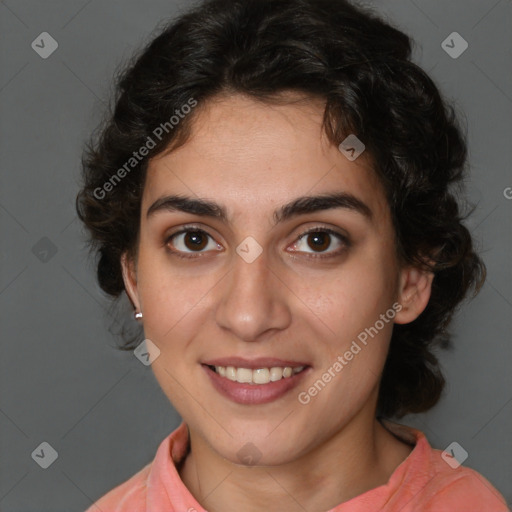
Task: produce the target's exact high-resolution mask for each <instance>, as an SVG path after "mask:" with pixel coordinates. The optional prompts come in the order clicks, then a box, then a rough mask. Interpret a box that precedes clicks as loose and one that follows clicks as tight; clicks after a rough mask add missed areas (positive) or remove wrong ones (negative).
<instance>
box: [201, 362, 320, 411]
mask: <svg viewBox="0 0 512 512" xmlns="http://www.w3.org/2000/svg"><path fill="white" fill-rule="evenodd" d="M201 366H202V367H203V368H204V370H205V371H206V373H207V374H208V377H209V378H210V380H211V382H212V384H213V386H214V388H215V389H216V390H217V391H218V392H219V393H220V394H221V395H224V396H225V397H226V398H229V399H230V400H232V401H233V402H236V403H237V404H250V405H254V404H266V403H269V402H273V401H274V400H277V399H278V398H281V397H282V396H284V395H285V394H286V393H288V392H289V391H291V390H292V389H293V388H294V387H296V386H297V385H298V384H299V383H300V382H301V381H302V379H303V378H304V375H305V374H306V373H308V372H309V370H310V369H311V367H310V366H308V367H306V368H304V370H302V371H301V372H299V373H294V374H293V375H292V376H291V377H285V378H282V379H280V380H277V381H275V382H269V383H268V384H242V383H240V382H236V381H233V380H229V379H227V378H226V377H221V376H220V375H219V374H218V373H217V372H215V371H214V370H212V369H211V368H209V367H208V366H206V365H204V364H203V365H201Z"/></svg>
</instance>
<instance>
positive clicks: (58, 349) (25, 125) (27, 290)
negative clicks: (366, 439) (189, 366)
mask: <svg viewBox="0 0 512 512" xmlns="http://www.w3.org/2000/svg"><path fill="white" fill-rule="evenodd" d="M187 5H188V4H187V2H185V1H183V2H182V3H181V5H178V4H177V3H176V2H173V1H172V0H152V1H144V2H143V1H138V2H137V1H133V0H131V1H124V2H122V3H121V2H120V1H116V0H103V1H101V2H100V1H98V0H89V1H84V0H73V1H69V0H68V1H66V2H64V1H63V0H51V1H45V2H40V1H38V2H36V1H28V0H27V1H25V0H17V1H15V0H5V1H1V2H0V34H1V50H0V51H1V54H0V69H1V76H0V137H1V145H0V162H1V164H0V165H1V171H2V174H1V182H0V227H1V252H0V265H1V266H0V314H1V334H2V339H1V356H2V357H1V358H0V365H1V366H0V386H1V387H0V391H1V393H0V432H1V436H0V510H1V511H2V512H22V511H24V512H28V511H30V512H35V511H37V512H45V511H48V512H59V511H66V512H72V511H83V510H85V508H87V507H88V506H89V505H90V504H91V503H92V502H93V501H94V500H96V499H98V498H99V497H100V496H102V495H103V494H104V493H106V492H107V491H109V490H110V489H112V488H113V487H114V486H115V485H117V484H119V483H121V482H122V481H124V480H126V479H127V478H129V477H130V476H132V475H133V474H134V473H135V472H137V471H138V470H139V469H141V468H142V466H144V465H145V464H147V463H148V462H149V461H150V460H152V458H153V456H154V454H155V452H156V449H157V447H158V445H159V443H160V442H161V441H162V440H163V438H164V437H165V436H167V435H168V434H169V433H170V432H171V431H172V430H173V429H174V428H175V427H176V426H177V425H178V424H179V422H180V419H179V417H178V416H177V414H176V413H175V412H174V411H173V410H172V408H171V406H170V404H169V402H168V400H167V398H166V397H165V395H164V394H163V393H162V392H161V390H160V388H159V386H158V384H157V382H156V381H155V379H154V378H153V375H152V373H151V369H150V367H145V366H143V365H142V364H141V363H140V362H139V361H138V360H137V359H136V358H135V357H134V356H133V355H132V354H131V353H122V352H120V351H117V350H116V349H115V343H116V341H115V340H116V338H115V337H114V335H113V334H112V332H111V331H115V330H116V329H118V327H119V324H118V322H117V321H116V320H115V318H114V316H113V312H112V311H111V310H110V309H109V308H108V303H107V301H106V299H105V296H104V295H103V294H102V292H101V291H100V289H99V288H98V286H97V284H96V282H95V277H94V269H93V265H92V262H91V261H90V260H88V259H87V252H86V250H85V248H84V245H83V241H84V238H83V234H82V233H81V228H80V223H79V222H78V219H77V218H76V215H75V211H74V198H75V194H76V192H77V187H78V176H79V166H80V154H81V148H82V144H83V141H84V140H85V139H86V138H87V136H88V135H89V133H90V131H91V130H92V129H93V128H95V126H96V125H97V123H98V121H99V119H100V115H101V112H102V109H103V108H104V106H105V101H106V100H107V97H108V94H109V91H110V90H111V85H110V84H111V78H112V74H113V73H114V71H115V70H116V69H117V67H118V66H119V65H121V64H122V62H123V60H124V59H126V58H128V57H129V56H130V54H131V52H132V51H133V50H134V49H136V48H139V47H140V45H141V44H143V43H145V42H147V41H149V40H150V39H151V37H152V36H153V35H154V34H155V33H156V30H157V27H158V26H159V24H160V23H161V22H162V20H165V18H168V17H170V16H172V15H173V13H174V12H176V11H177V9H178V8H183V7H186V6H187ZM374 5H375V6H376V7H377V8H378V10H379V11H380V12H382V13H383V14H384V15H385V16H386V17H388V18H389V19H390V20H391V21H394V22H395V23H396V24H397V25H398V26H399V27H401V28H402V29H404V30H405V31H406V32H407V33H409V34H410V35H412V36H413V37H414V38H415V39H416V41H417V47H416V50H415V56H416V60H417V61H418V62H419V63H420V64H421V65H422V66H423V67H424V68H425V69H426V70H428V71H430V72H431V74H432V76H433V78H434V79H435V80H436V81H437V83H438V84H439V85H440V87H441V88H442V90H443V92H444V93H445V94H446V96H447V97H448V98H449V99H452V100H453V101H455V103H456V105H457V107H458V108H459V109H460V110H462V111H464V112H465V116H466V119H467V125H468V139H469V146H470V163H471V168H472V173H471V178H470V180H469V181H468V183H467V187H468V194H469V198H470V200H471V201H473V202H477V203H478V208H477V209H476V211H475V213H474V215H473V217H472V219H471V220H470V221H468V226H469V227H470V228H471V229H472V231H473V233H474V235H475V239H476V241H477V243H478V246H479V247H480V249H481V251H482V256H483V258H484V260H485V262H486V264H487V266H488V271H489V274H488V280H487V283H486V285H485V287H484V288H483V289H482V291H481V293H480V295H479V296H478V297H477V298H476V299H475V300H474V301H473V302H471V303H468V304H467V305H465V306H464V307H463V308H462V309H461V311H460V313H459V314H458V316H457V318H456V320H455V322H454V325H453V331H454V333H455V350H453V351H450V352H444V353H443V355H442V362H443V367H444V370H445V373H446V377H447V380H448V382H449V385H448V388H447V392H446V394H445V396H444V398H443V400H442V401H441V403H440V404H439V405H438V406H436V407H435V408H434V409H433V410H432V411H430V412H429V413H427V414H422V415H416V416H409V417H407V418H405V419H403V420H402V422H403V423H407V424H410V425H413V426H416V427H418V428H420V429H422V430H423V431H424V432H425V433H426V434H427V436H428V438H429V440H430V442H431V444H432V445H433V446H434V447H436V448H440V449H444V448H446V447H447V446H448V445H449V444H450V443H451V442H452V441H457V442H458V443H459V444H461V445H462V446H463V447H464V448H465V449H466V450H467V451H468V452H469V458H468V459H467V460H466V461H465V463H464V464H465V465H466V466H469V467H472V468H474V469H476V470H477V471H479V472H481V473H482V474H483V475H484V476H486V477H487V478H488V479H489V480H490V481H491V482H492V483H493V485H495V486H496V487H497V488H498V490H500V492H501V493H503V494H504V496H505V497H506V499H507V500H508V502H509V503H511V502H512V443H511V441H510V433H511V432H512V385H511V384H512V372H510V363H511V361H512V357H511V356H512V344H511V343H510V338H511V336H510V332H511V330H512V323H511V318H512V310H511V307H512V287H511V278H512V276H511V265H510V254H511V246H512V244H511V238H512V230H511V229H510V226H511V220H512V214H511V213H512V200H509V199H507V198H506V197H505V195H504V190H505V189H506V188H507V187H512V176H511V173H510V167H509V166H510V162H511V161H512V150H511V146H512V144H511V142H512V137H511V135H512V133H511V132H512V130H511V123H510V119H511V112H512V77H511V68H510V62H511V49H512V41H511V39H510V32H511V28H512V24H511V21H512V16H511V2H510V0H500V1H496V0H493V1H483V0H482V1H475V0H471V1H468V0H465V1H460V0H459V1H450V2H439V1H433V0H429V1H423V0H415V1H412V0H404V1H400V2H398V1H390V0H388V1H383V2H374ZM44 31H46V32H49V33H50V34H51V35H52V37H53V38H55V39H56V40H57V42H58V45H59V46H58V49H57V50H56V51H55V52H54V53H53V54H52V55H51V56H50V57H49V58H47V59H42V58H41V57H40V56H39V55H38V54H37V53H36V52H35V51H34V50H33V49H32V47H31V43H32V41H34V40H35V39H36V37H37V36H38V35H39V34H40V33H41V32H44ZM454 31H456V32H459V33H460V34H461V35H462V36H463V37H464V39H465V40H467V41H468V43H469V47H468V49H467V50H466V51H465V52H464V53H463V54H462V55H461V56H460V57H458V58H457V59H453V58H451V57H450V56H449V55H448V54H447V53H445V51H444V50H443V49H442V47H441V42H442V41H443V40H444V39H445V38H446V37H447V36H448V35H449V34H450V33H452V32H454ZM45 237H46V238H45ZM41 239H42V240H41ZM44 251H46V254H45V253H44ZM55 251H56V252H55ZM125 305H126V304H125ZM43 441H46V442H48V443H49V444H50V445H51V446H52V447H54V448H55V450H56V451H57V452H58V458H57V460H56V461H55V462H54V463H53V464H52V465H51V466H50V467H49V468H48V469H42V468H41V467H39V465H38V464H36V462H34V460H33V459H32V457H31V454H32V452H33V451H34V450H35V449H36V447H38V446H39V445H40V443H41V442H43Z"/></svg>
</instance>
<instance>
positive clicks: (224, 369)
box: [215, 366, 305, 384]
mask: <svg viewBox="0 0 512 512" xmlns="http://www.w3.org/2000/svg"><path fill="white" fill-rule="evenodd" d="M304 368H305V367H304V366H296V367H295V368H292V367H291V366H285V367H284V368H283V367H280V366H274V367H272V368H257V369H256V370H251V369H250V368H235V367H234V366H215V371H216V372H217V373H218V374H219V375H220V376H222V377H226V378H227V379H229V380H232V381H237V382H240V383H242V384H243V383H246V384H247V383H248V384H268V383H269V382H276V381H278V380H281V379H286V378H288V377H291V376H292V375H294V374H296V373H299V372H301V371H302V370H304Z"/></svg>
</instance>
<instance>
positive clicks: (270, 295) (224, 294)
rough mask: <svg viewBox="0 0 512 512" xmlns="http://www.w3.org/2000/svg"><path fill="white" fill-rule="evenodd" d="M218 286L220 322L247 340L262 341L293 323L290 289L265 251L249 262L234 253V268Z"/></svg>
mask: <svg viewBox="0 0 512 512" xmlns="http://www.w3.org/2000/svg"><path fill="white" fill-rule="evenodd" d="M223 281H224V283H223V286H221V287H220V288H219V289H218V292H219V293H220V297H219V299H218V301H217V308H216V313H215V318H216V322H217V324H218V325H219V326H220V327H221V328H222V329H225V330H228V331H230V332H231V333H232V334H233V335H235V336H236V337H238V338H239V339H241V340H243V341H258V340H261V339H262V337H263V336H265V335H268V333H269V332H271V331H279V330H283V329H286V328H287V327H288V326H289V325H290V323H291V311H290V308H289V304H288V301H287V295H288V294H289V293H290V291H289V289H288V288H287V287H286V286H285V284H283V279H282V278H280V277H279V276H278V275H277V273H276V271H275V270H273V269H271V268H270V267H269V264H268V260H267V258H266V255H265V252H263V253H262V254H261V255H260V256H259V257H258V258H257V259H256V260H255V261H253V262H251V263H248V262H247V261H245V260H244V259H243V258H241V257H240V256H239V255H238V254H234V255H233V262H232V267H231V271H230V272H229V273H228V274H227V276H226V277H225V278H224V279H223Z"/></svg>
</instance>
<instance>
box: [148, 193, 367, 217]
mask: <svg viewBox="0 0 512 512" xmlns="http://www.w3.org/2000/svg"><path fill="white" fill-rule="evenodd" d="M335 208H344V209H347V210H350V211H353V212H356V213H359V214H360V215H362V216H363V217H364V218H365V219H366V220H367V221H368V222H372V221H373V212H372V210H371V209H370V207H369V206H368V205H367V204H366V203H364V202H363V201H361V199H359V198H357V197H356V196H354V195H352V194H350V193H348V192H335V193H332V194H321V195H316V196H302V197H298V198H296V199H294V200H293V201H291V202H289V203H287V204H285V205H283V206H281V207H280V208H279V209H277V210H275V211H274V214H273V218H274V222H275V224H278V223H280V222H284V221H286V220H289V219H292V218H294V217H297V216H299V215H304V214H307V213H315V212H319V211H322V210H332V209H335ZM172 211H180V212H184V213H190V214H192V215H198V216H201V217H212V218H215V219H219V220H221V221H223V222H228V215H227V210H226V208H225V207H223V206H221V205H219V204H218V203H215V202H213V201H209V200H206V199H196V198H193V197H188V196H179V195H168V196H164V197H161V198H159V199H157V200H156V201H155V202H154V203H153V204H152V205H151V206H150V207H149V208H148V210H147V212H146V218H149V217H151V216H153V215H155V214H156V213H158V212H172Z"/></svg>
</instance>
